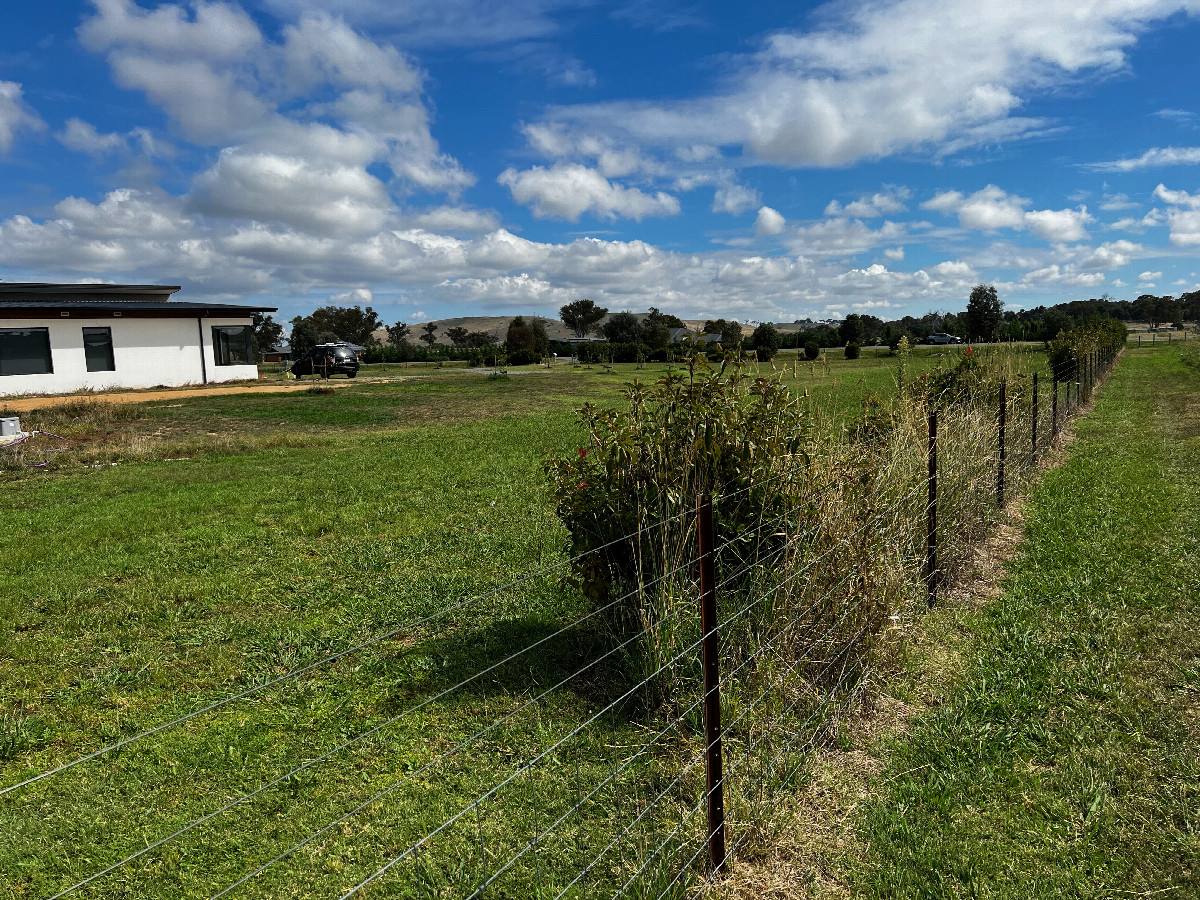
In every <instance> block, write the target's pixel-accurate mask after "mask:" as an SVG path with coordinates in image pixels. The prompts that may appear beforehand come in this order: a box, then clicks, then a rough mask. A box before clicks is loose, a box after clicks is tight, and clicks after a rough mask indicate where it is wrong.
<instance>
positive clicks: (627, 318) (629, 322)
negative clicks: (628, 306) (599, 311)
mask: <svg viewBox="0 0 1200 900" xmlns="http://www.w3.org/2000/svg"><path fill="white" fill-rule="evenodd" d="M603 331H604V336H605V337H606V338H608V340H609V341H611V342H612V343H614V344H636V343H637V342H638V341H640V340H641V339H642V323H641V320H639V319H638V317H637V316H635V315H634V314H633V313H631V312H629V311H628V310H626V311H625V312H619V313H613V314H612V315H611V316H609V317H608V321H607V322H605V323H604V328H603Z"/></svg>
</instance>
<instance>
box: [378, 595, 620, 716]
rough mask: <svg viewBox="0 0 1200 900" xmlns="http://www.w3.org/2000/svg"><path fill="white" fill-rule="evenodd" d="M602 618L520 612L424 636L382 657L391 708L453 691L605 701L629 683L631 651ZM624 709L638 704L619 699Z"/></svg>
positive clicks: (594, 702) (381, 673) (603, 703)
mask: <svg viewBox="0 0 1200 900" xmlns="http://www.w3.org/2000/svg"><path fill="white" fill-rule="evenodd" d="M614 643H615V642H614V639H613V637H612V636H611V635H610V634H608V633H606V632H605V630H604V629H603V627H602V626H601V625H600V624H599V623H597V624H595V625H593V624H592V623H590V622H589V623H584V624H579V625H574V626H571V627H564V624H563V623H562V621H561V620H556V619H551V618H547V617H541V616H522V617H519V618H512V619H502V620H499V621H493V622H489V623H487V624H486V625H482V626H479V627H475V628H468V629H464V630H461V631H452V632H449V633H446V634H441V635H437V636H432V637H428V638H425V639H423V640H420V641H418V642H417V643H415V644H413V645H412V646H411V647H409V648H407V649H406V650H405V651H404V652H402V653H399V654H397V655H395V656H393V657H390V658H388V659H386V660H382V661H381V665H382V669H381V670H380V671H379V672H378V677H379V678H380V679H381V680H384V681H386V682H388V683H389V691H388V701H387V706H388V708H389V709H391V710H394V711H399V710H402V709H403V708H404V707H406V706H410V705H413V704H415V703H420V702H422V701H423V700H427V699H429V698H432V697H436V696H438V695H439V694H443V693H445V692H448V691H453V692H454V694H456V695H458V696H462V697H476V698H478V697H488V696H494V695H498V694H514V695H522V696H537V695H539V694H542V693H544V692H546V691H548V690H553V689H560V690H563V691H570V692H572V693H573V694H575V695H577V696H579V697H580V698H581V699H583V700H585V701H587V702H588V703H589V705H598V706H607V705H608V704H609V703H612V702H613V701H615V700H617V699H618V698H621V697H622V695H624V694H625V693H627V692H628V691H629V690H630V687H631V684H632V679H633V673H632V671H631V668H630V666H629V665H628V660H627V657H626V655H624V654H622V653H621V652H620V651H619V650H614ZM620 706H621V707H622V710H621V713H622V715H625V714H628V713H629V712H631V711H632V709H633V708H634V706H635V704H631V703H628V702H622V703H621V704H620Z"/></svg>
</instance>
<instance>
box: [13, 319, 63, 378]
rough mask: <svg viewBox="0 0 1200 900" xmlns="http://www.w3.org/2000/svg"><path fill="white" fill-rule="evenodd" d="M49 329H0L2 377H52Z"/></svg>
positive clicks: (52, 366)
mask: <svg viewBox="0 0 1200 900" xmlns="http://www.w3.org/2000/svg"><path fill="white" fill-rule="evenodd" d="M53 372H54V363H53V362H51V360H50V329H49V328H0V375H50V374H53Z"/></svg>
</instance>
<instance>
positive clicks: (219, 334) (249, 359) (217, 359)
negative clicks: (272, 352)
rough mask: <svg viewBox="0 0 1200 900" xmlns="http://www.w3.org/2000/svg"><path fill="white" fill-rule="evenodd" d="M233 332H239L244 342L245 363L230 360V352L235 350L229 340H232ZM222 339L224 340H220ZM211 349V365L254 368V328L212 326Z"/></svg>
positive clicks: (251, 326) (250, 326) (247, 326)
mask: <svg viewBox="0 0 1200 900" xmlns="http://www.w3.org/2000/svg"><path fill="white" fill-rule="evenodd" d="M234 332H240V335H238V336H239V337H242V338H243V340H244V341H245V346H244V348H242V349H244V351H245V353H244V355H245V357H246V359H245V361H244V362H243V361H241V360H235V359H233V358H232V356H231V355H230V354H231V351H232V350H233V349H235V348H234V347H233V346H232V345H231V343H230V340H229V339H230V338H233V337H234V336H235V335H234ZM222 338H224V340H223V339H222ZM212 347H213V364H214V365H217V366H256V365H258V360H257V359H256V357H255V352H254V326H253V325H213V326H212Z"/></svg>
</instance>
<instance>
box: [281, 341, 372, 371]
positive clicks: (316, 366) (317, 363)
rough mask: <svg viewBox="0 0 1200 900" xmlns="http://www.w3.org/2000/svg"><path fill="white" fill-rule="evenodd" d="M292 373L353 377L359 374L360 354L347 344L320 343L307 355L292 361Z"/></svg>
mask: <svg viewBox="0 0 1200 900" xmlns="http://www.w3.org/2000/svg"><path fill="white" fill-rule="evenodd" d="M292 374H293V375H295V376H296V377H297V378H303V377H304V376H305V375H320V376H321V377H322V378H329V377H330V376H332V375H345V376H346V377H347V378H353V377H354V376H355V375H357V374H358V355H357V354H356V353H355V352H354V351H353V350H352V349H350V348H349V347H347V346H346V345H345V344H318V345H317V346H316V347H313V348H312V350H311V351H309V354H308V355H307V356H304V357H301V358H300V359H298V360H296V361H295V362H294V363H292Z"/></svg>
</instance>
